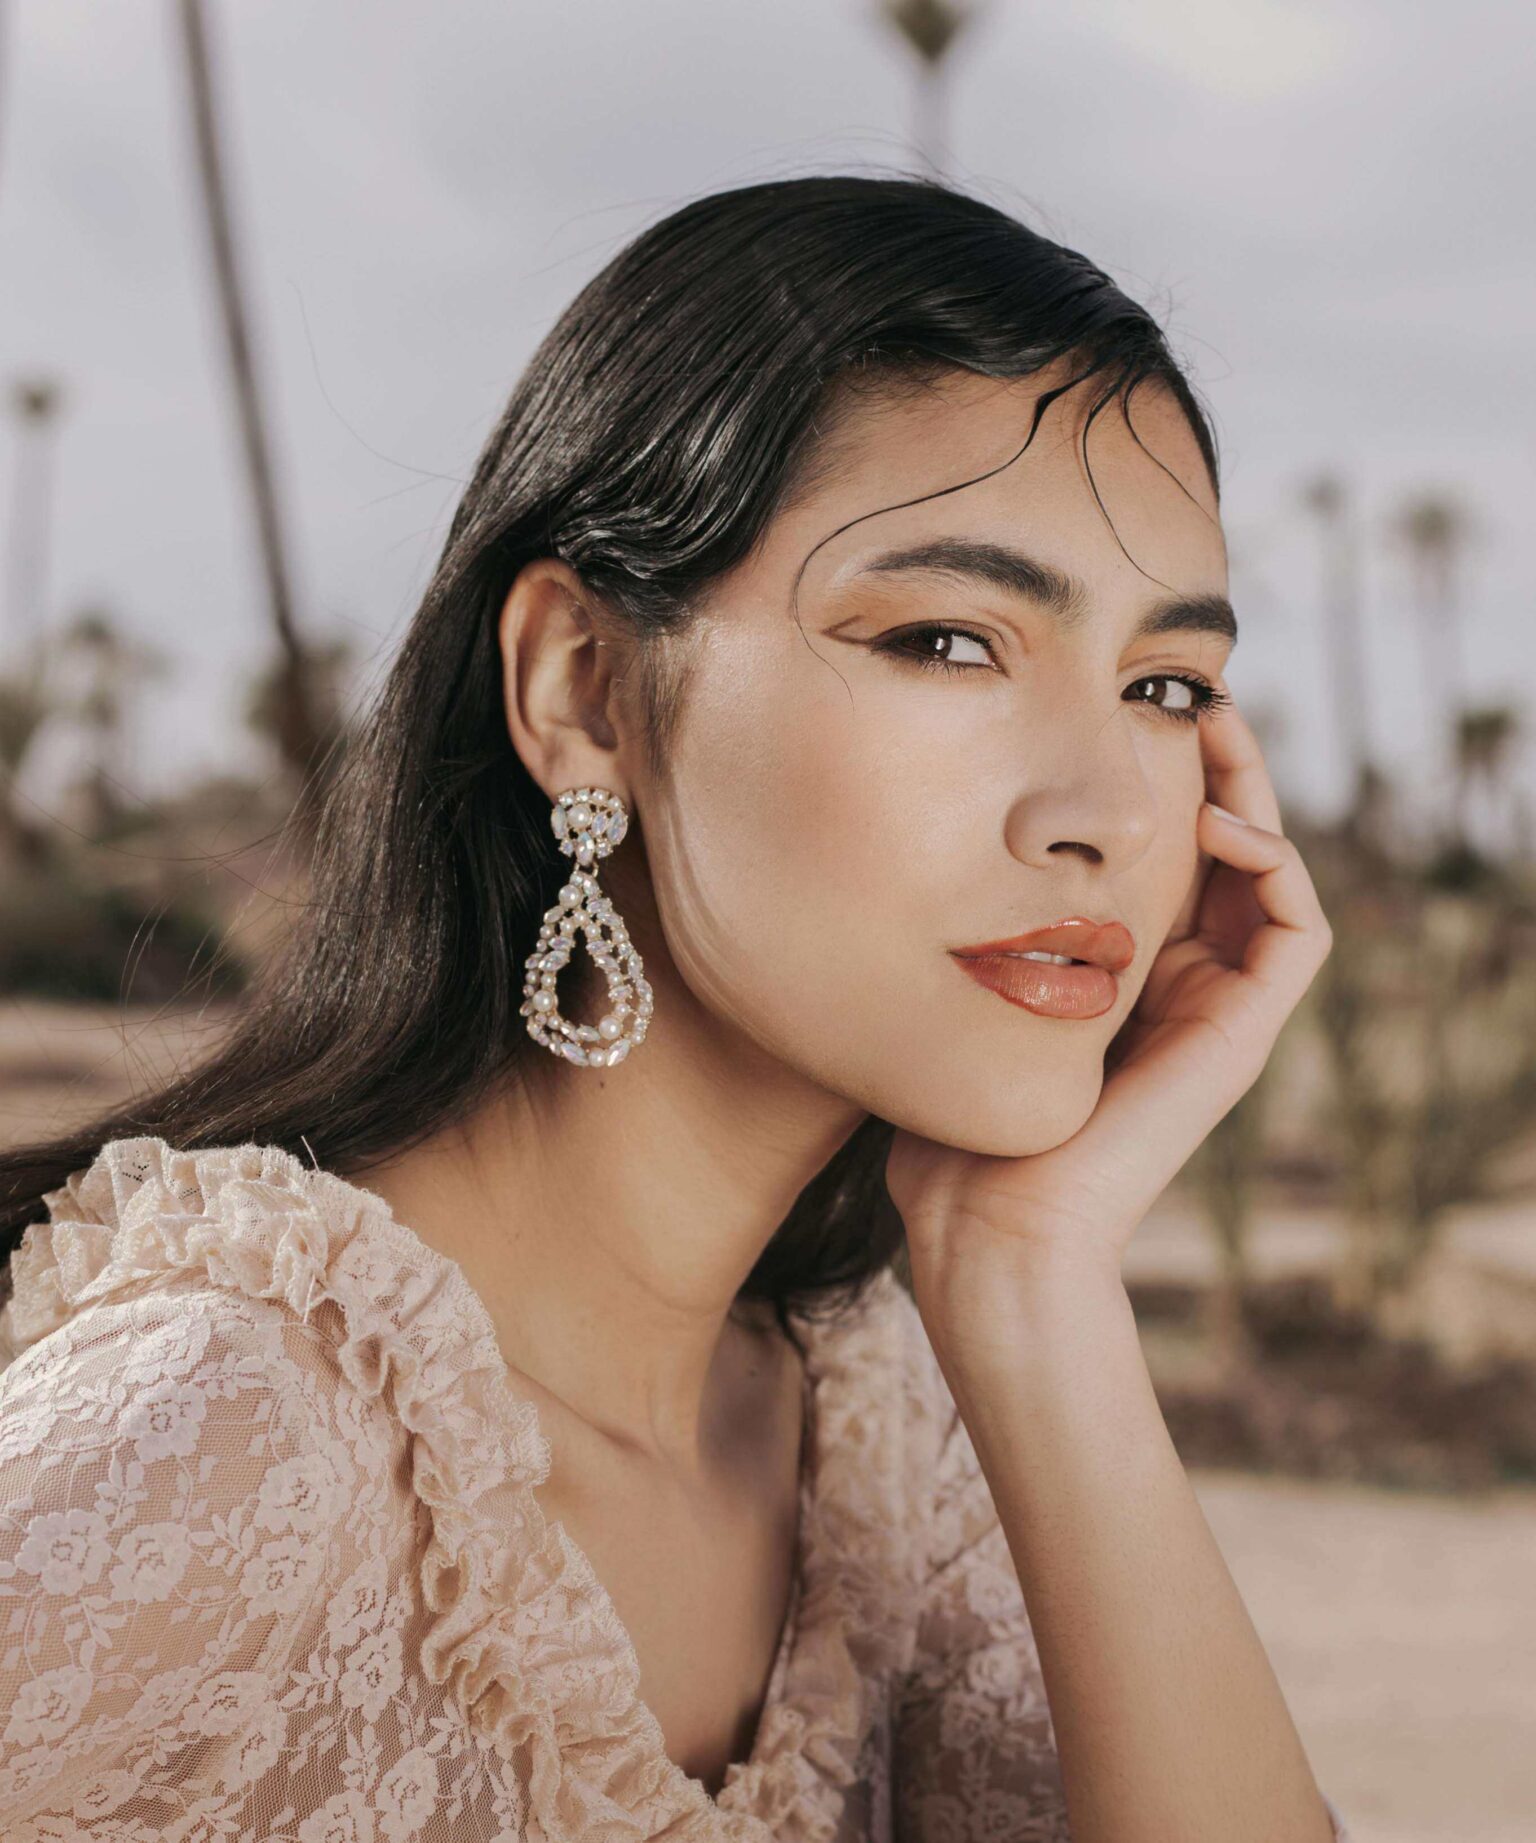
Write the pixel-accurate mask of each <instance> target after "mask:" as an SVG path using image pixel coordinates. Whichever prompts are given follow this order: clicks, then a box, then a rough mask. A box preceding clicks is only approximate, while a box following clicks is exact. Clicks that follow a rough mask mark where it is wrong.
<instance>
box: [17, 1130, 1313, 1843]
mask: <svg viewBox="0 0 1536 1843" xmlns="http://www.w3.org/2000/svg"><path fill="white" fill-rule="evenodd" d="M46 1202H47V1207H48V1220H47V1221H46V1222H37V1223H34V1224H33V1225H31V1227H29V1228H28V1230H27V1232H26V1235H25V1237H24V1240H23V1244H22V1246H21V1248H20V1249H19V1250H18V1251H17V1252H16V1253H15V1254H14V1255H13V1256H12V1260H11V1269H12V1277H13V1284H14V1292H13V1297H12V1298H11V1300H10V1301H9V1302H8V1304H7V1305H6V1306H5V1308H4V1310H3V1311H0V1634H3V1637H0V1819H3V1823H0V1834H3V1835H4V1837H5V1838H6V1839H7V1843H42V1840H43V1839H47V1840H48V1843H69V1840H70V1839H92V1840H96V1839H107V1838H110V1839H114V1840H115V1843H229V1840H231V1839H261V1840H263V1843H266V1840H269V1839H282V1840H283V1843H416V1840H419V1843H631V1840H633V1839H640V1838H663V1837H664V1838H666V1839H668V1840H669V1843H705V1840H706V1839H707V1840H709V1843H717V1840H718V1843H726V1840H729V1843H771V1840H772V1843H801V1840H803V1843H812V1840H814V1843H834V1840H838V1843H854V1840H855V1839H857V1840H858V1843H896V1840H897V1839H905V1840H907V1843H916V1840H918V1839H922V1840H923V1843H1067V1839H1068V1838H1069V1831H1068V1828H1067V1821H1066V1814H1065V1808H1064V1805H1063V1803H1062V1797H1061V1785H1060V1778H1059V1775H1058V1773H1057V1769H1056V1758H1055V1750H1054V1745H1053V1740H1052V1732H1051V1723H1050V1715H1049V1710H1048V1707H1047V1703H1046V1698H1045V1693H1044V1689H1043V1686H1042V1682H1041V1678H1040V1671H1039V1663H1038V1658H1037V1656H1036V1652H1035V1647H1034V1643H1033V1640H1032V1638H1031V1635H1030V1630H1029V1623H1028V1620H1027V1617H1026V1615H1025V1610H1024V1602H1023V1596H1022V1593H1021V1592H1020V1589H1019V1584H1018V1577H1017V1574H1016V1571H1015V1570H1014V1568H1013V1565H1012V1561H1011V1558H1010V1556H1009V1552H1008V1549H1007V1545H1006V1543H1005V1541H1004V1539H1003V1536H1002V1531H1001V1527H1000V1525H999V1524H998V1521H997V1517H996V1512H995V1510H994V1508H993V1505H992V1501H991V1497H990V1493H989V1491H988V1489H987V1486H986V1483H985V1479H984V1478H983V1476H982V1474H981V1471H980V1468H979V1466H978V1464H977V1461H976V1455H975V1452H974V1450H973V1448H972V1446H971V1444H970V1441H969V1439H968V1437H967V1435H966V1432H965V1427H964V1424H963V1422H961V1421H960V1419H959V1417H958V1415H957V1414H956V1413H955V1410H954V1403H953V1400H952V1399H951V1397H950V1395H949V1393H948V1390H947V1388H946V1386H945V1384H944V1380H943V1377H942V1374H941V1372H940V1371H939V1368H938V1364H937V1361H936V1359H935V1358H934V1356H933V1353H932V1348H931V1346H930V1345H929V1343H928V1340H927V1337H926V1334H925V1333H924V1331H923V1328H922V1321H921V1319H920V1318H919V1316H918V1314H917V1310H916V1307H915V1306H914V1305H913V1303H912V1301H911V1299H910V1297H909V1296H908V1294H907V1293H906V1292H905V1290H904V1289H903V1288H902V1286H901V1285H900V1284H899V1282H898V1281H897V1280H896V1278H895V1276H894V1275H893V1274H892V1273H890V1272H889V1271H887V1272H884V1273H882V1274H880V1275H879V1276H878V1277H877V1278H876V1279H875V1281H873V1282H872V1283H871V1284H870V1285H869V1286H868V1288H867V1289H866V1290H865V1292H864V1293H863V1294H862V1295H861V1297H860V1299H859V1300H858V1301H857V1302H856V1304H855V1305H854V1307H853V1308H852V1309H851V1311H850V1312H849V1313H848V1314H847V1315H846V1316H845V1317H844V1318H843V1319H841V1320H839V1321H835V1322H834V1321H830V1320H829V1321H817V1320H812V1319H810V1318H801V1319H800V1320H799V1321H798V1325H797V1328H798V1329H799V1330H800V1332H801V1335H802V1338H803V1340H804V1341H805V1343H806V1344H807V1347H808V1351H809V1359H808V1363H807V1369H806V1384H805V1392H804V1411H805V1416H806V1420H805V1435H806V1438H805V1445H804V1454H805V1458H804V1464H803V1466H802V1476H801V1494H800V1528H799V1533H798V1538H797V1554H796V1573H795V1581H794V1591H793V1594H792V1598H791V1605H790V1611H789V1616H788V1619H787V1622H786V1625H785V1628H784V1631H783V1634H782V1635H781V1638H780V1642H779V1647H778V1652H777V1655H776V1657H775V1661H774V1665H773V1674H772V1678H771V1681H770V1684H769V1689H768V1695H767V1701H766V1705H765V1708H764V1710H763V1714H762V1718H761V1721H760V1723H759V1725H758V1730H757V1734H756V1737H755V1739H754V1743H753V1746H752V1750H751V1753H750V1756H749V1757H748V1758H747V1759H746V1760H743V1761H738V1762H736V1763H735V1764H733V1765H732V1766H731V1767H730V1769H729V1771H728V1772H727V1774H726V1777H725V1781H724V1784H723V1785H722V1787H721V1788H720V1791H719V1794H718V1796H717V1797H711V1796H710V1795H709V1793H708V1791H707V1790H706V1788H705V1787H704V1785H703V1784H702V1783H701V1782H700V1781H698V1780H696V1779H693V1778H691V1777H690V1776H688V1775H687V1774H686V1773H684V1772H683V1770H682V1769H681V1768H680V1767H678V1766H677V1765H675V1764H674V1763H673V1762H672V1760H671V1759H670V1758H669V1757H668V1755H667V1753H666V1750H665V1746H664V1742H663V1737H662V1733H661V1730H660V1728H659V1726H658V1725H657V1723H656V1721H655V1719H654V1717H653V1716H652V1714H651V1713H650V1711H649V1709H648V1708H647V1707H646V1705H645V1702H644V1700H643V1699H642V1696H641V1693H640V1684H639V1671H638V1666H637V1662H636V1657H635V1652H634V1648H633V1645H632V1643H631V1641H630V1639H629V1637H628V1634H627V1633H626V1631H625V1629H624V1627H623V1625H622V1623H621V1622H620V1620H619V1618H618V1615H617V1613H616V1611H615V1608H614V1606H613V1604H612V1602H611V1601H610V1599H609V1597H608V1595H607V1593H606V1592H605V1590H604V1588H603V1586H602V1584H601V1582H600V1581H599V1580H598V1579H597V1578H596V1576H595V1574H594V1573H593V1570H592V1568H591V1566H590V1564H589V1562H588V1561H587V1558H586V1557H585V1555H584V1554H583V1553H582V1552H581V1551H580V1550H579V1549H577V1548H576V1547H575V1545H574V1544H573V1543H572V1542H571V1540H570V1539H569V1537H568V1536H567V1535H566V1533H565V1531H564V1529H563V1527H562V1526H561V1525H560V1524H559V1523H552V1522H548V1521H546V1519H545V1517H544V1514H543V1511H542V1509H541V1506H540V1502H539V1496H538V1487H539V1485H540V1483H541V1482H542V1481H543V1480H544V1478H545V1477H546V1475H547V1473H548V1471H549V1447H548V1444H547V1442H546V1440H545V1438H544V1436H543V1434H542V1432H541V1431H540V1427H539V1423H538V1418H537V1414H536V1412H535V1409H534V1406H533V1404H532V1403H531V1402H529V1401H527V1400H524V1399H519V1397H518V1395H517V1393H516V1390H515V1387H514V1384H513V1380H512V1374H511V1372H510V1371H509V1370H508V1369H507V1367H506V1365H505V1363H504V1362H503V1361H502V1359H501V1357H500V1355H499V1353H498V1349H497V1345H496V1340H495V1335H494V1332H493V1329H492V1325H491V1321H490V1318H489V1315H488V1313H487V1312H486V1310H485V1307H484V1306H483V1304H482V1302H481V1300H480V1298H479V1296H478V1295H477V1294H476V1293H475V1292H474V1290H473V1289H472V1288H471V1287H470V1285H469V1283H468V1281H467V1280H466V1279H465V1277H464V1274H463V1272H462V1270H461V1269H460V1268H459V1267H458V1266H457V1265H456V1264H455V1263H454V1262H452V1261H450V1260H448V1259H446V1258H445V1257H443V1256H441V1255H438V1254H437V1253H435V1252H434V1251H432V1250H431V1249H429V1248H428V1247H427V1246H426V1245H425V1244H424V1243H423V1242H422V1241H421V1240H420V1238H419V1237H418V1236H417V1235H415V1234H414V1233H413V1232H412V1231H411V1230H410V1229H409V1228H407V1227H406V1226H405V1225H403V1224H401V1223H399V1222H397V1221H396V1220H395V1219H394V1217H393V1215H392V1213H391V1211H390V1210H389V1208H388V1206H387V1205H386V1204H385V1203H384V1202H383V1200H382V1199H381V1198H379V1197H377V1196H375V1195H374V1194H373V1193H371V1192H369V1191H368V1190H366V1189H364V1188H362V1187H361V1186H359V1185H356V1184H352V1183H349V1182H347V1181H345V1180H343V1179H341V1178H339V1177H336V1176H334V1175H332V1174H330V1173H327V1172H324V1171H319V1170H314V1169H311V1168H310V1167H309V1166H307V1165H305V1164H303V1163H301V1162H300V1161H299V1160H297V1159H295V1158H294V1157H292V1156H291V1155H290V1154H289V1153H287V1152H285V1151H284V1150H282V1149H281V1148H280V1147H276V1146H261V1145H238V1146H220V1147H214V1148H209V1149H202V1150H197V1151H191V1152H184V1151H179V1150H176V1149H174V1148H172V1147H171V1146H169V1145H167V1144H166V1143H165V1141H164V1140H161V1139H157V1138H152V1137H144V1138H132V1139H119V1140H114V1141H112V1142H110V1143H108V1144H107V1145H106V1146H104V1147H103V1148H102V1150H101V1152H100V1153H99V1154H98V1156H97V1157H96V1158H95V1159H94V1160H93V1162H92V1163H91V1164H90V1165H89V1166H88V1167H86V1168H85V1169H83V1170H82V1171H79V1172H76V1173H75V1174H73V1175H72V1176H71V1177H70V1178H69V1180H68V1182H67V1183H66V1184H65V1185H64V1186H63V1187H62V1188H60V1189H58V1190H55V1191H53V1192H50V1193H49V1196H48V1197H47V1199H46ZM1330 1809H1331V1807H1330ZM1332 1815H1333V1819H1334V1824H1335V1830H1336V1834H1337V1836H1338V1837H1339V1838H1340V1839H1344V1838H1346V1832H1345V1829H1344V1827H1343V1824H1342V1822H1341V1820H1340V1819H1339V1816H1338V1814H1337V1812H1333V1813H1332Z"/></svg>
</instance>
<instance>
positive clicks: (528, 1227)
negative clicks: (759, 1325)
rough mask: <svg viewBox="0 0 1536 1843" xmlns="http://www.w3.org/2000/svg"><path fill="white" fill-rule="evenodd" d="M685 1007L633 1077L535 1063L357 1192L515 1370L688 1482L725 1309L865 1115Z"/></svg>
mask: <svg viewBox="0 0 1536 1843" xmlns="http://www.w3.org/2000/svg"><path fill="white" fill-rule="evenodd" d="M686 998H687V995H686V992H681V991H679V992H678V993H677V999H678V1001H679V1002H676V1003H674V1005H672V1006H670V1007H669V1008H668V1011H667V1013H666V1015H667V1028H664V1029H662V1030H653V1031H652V1032H651V1033H650V1035H649V1036H648V1037H647V1039H646V1042H645V1043H644V1045H643V1046H642V1048H641V1050H640V1052H639V1053H638V1054H637V1055H636V1056H635V1058H634V1059H633V1061H626V1062H624V1063H621V1064H619V1065H618V1066H617V1067H616V1068H615V1069H613V1070H611V1071H598V1070H585V1069H577V1068H573V1067H571V1066H570V1065H569V1064H567V1063H564V1062H560V1061H557V1060H556V1059H555V1058H553V1057H550V1056H548V1055H547V1052H534V1055H533V1057H531V1058H525V1060H524V1062H523V1064H522V1065H521V1067H520V1069H519V1073H518V1075H517V1077H516V1078H515V1079H514V1080H513V1081H512V1082H511V1083H509V1084H508V1085H507V1087H505V1088H504V1089H503V1090H502V1091H501V1092H500V1093H498V1094H497V1096H496V1097H495V1098H494V1099H493V1100H492V1101H490V1102H488V1103H487V1104H486V1105H484V1106H483V1107H481V1108H480V1109H479V1110H478V1111H477V1112H476V1113H475V1114H473V1115H472V1116H470V1117H469V1118H467V1119H466V1120H464V1121H462V1122H459V1123H456V1124H455V1125H454V1126H453V1127H451V1128H448V1129H445V1130H443V1131H441V1132H439V1133H437V1134H434V1135H433V1136H432V1137H431V1138H429V1139H427V1140H425V1141H423V1142H421V1143H419V1144H418V1145H416V1146H414V1147H412V1148H410V1149H409V1150H408V1151H406V1152H405V1153H403V1154H401V1155H400V1156H398V1157H397V1158H395V1159H393V1160H391V1161H389V1162H388V1163H387V1164H386V1165H383V1166H377V1167H374V1168H373V1169H372V1170H370V1171H369V1172H368V1173H366V1174H362V1173H360V1174H358V1176H359V1181H360V1182H362V1183H363V1184H365V1185H366V1186H367V1187H368V1188H369V1189H371V1190H373V1191H375V1192H377V1193H378V1194H379V1195H381V1196H382V1197H383V1198H384V1199H385V1201H386V1202H388V1203H389V1204H390V1206H391V1208H392V1209H393V1211H394V1214H395V1216H396V1217H397V1219H398V1220H399V1221H401V1222H402V1223H404V1224H406V1226H407V1227H409V1228H410V1229H411V1230H413V1231H414V1232H415V1233H416V1234H417V1235H419V1236H420V1238H421V1239H422V1240H423V1241H424V1242H426V1243H427V1244H428V1246H430V1247H432V1248H434V1249H436V1251H437V1252H439V1253H441V1254H445V1255H447V1256H448V1257H449V1258H450V1259H452V1260H454V1261H456V1262H457V1263H458V1265H459V1266H460V1267H461V1268H462V1269H463V1271H464V1275H465V1278H466V1279H467V1280H468V1281H469V1283H470V1284H471V1286H473V1287H474V1289H475V1291H476V1292H477V1293H478V1294H479V1295H480V1297H481V1299H482V1300H483V1301H484V1302H485V1304H486V1307H487V1309H488V1310H489V1312H490V1315H491V1319H492V1323H493V1324H494V1326H495V1328H496V1331H497V1335H498V1339H499V1341H500V1345H501V1350H502V1354H503V1356H504V1357H505V1358H506V1359H507V1361H508V1362H509V1364H511V1365H512V1366H513V1367H514V1368H515V1369H517V1370H520V1371H521V1372H522V1373H523V1374H525V1375H527V1376H529V1377H531V1378H532V1379H533V1380H534V1381H535V1382H536V1383H538V1385H539V1386H540V1387H541V1388H542V1389H545V1390H547V1391H549V1392H550V1393H551V1394H553V1395H554V1396H555V1397H557V1398H558V1399H559V1400H560V1401H561V1402H562V1403H563V1404H564V1406H566V1407H567V1408H569V1409H570V1410H571V1411H572V1412H573V1413H575V1414H577V1415H579V1416H580V1417H581V1418H582V1419H583V1420H585V1421H586V1422H588V1423H589V1424H590V1425H591V1426H593V1427H594V1428H595V1429H596V1430H597V1431H599V1432H600V1433H602V1434H603V1435H605V1436H606V1437H608V1438H609V1439H612V1440H614V1441H616V1442H618V1443H619V1444H621V1445H624V1446H626V1447H628V1448H631V1449H633V1450H635V1451H638V1452H642V1453H644V1454H646V1455H647V1456H652V1457H657V1458H662V1459H665V1460H666V1461H667V1462H668V1463H669V1464H672V1465H675V1466H678V1467H680V1468H685V1469H692V1470H698V1469H701V1468H702V1467H703V1466H704V1465H705V1463H706V1460H707V1457H708V1454H709V1450H710V1448H711V1444H712V1431H713V1427H714V1424H715V1411H716V1407H717V1404H718V1403H719V1402H720V1400H721V1398H722V1394H723V1391H724V1389H725V1387H726V1386H727V1381H728V1377H729V1375H730V1374H731V1373H733V1364H732V1357H731V1348H729V1347H730V1346H732V1345H733V1344H734V1340H735V1339H736V1338H738V1337H739V1336H740V1335H741V1334H740V1331H739V1330H736V1331H733V1330H732V1328H731V1327H732V1323H733V1321H732V1319H731V1312H732V1307H733V1305H734V1303H735V1299H736V1295H737V1293H738V1291H739V1290H740V1287H741V1285H742V1283H743V1281H744V1280H745V1279H746V1277H747V1275H748V1274H749V1273H750V1272H751V1270H752V1268H753V1266H754V1265H755V1264H756V1262H757V1260H758V1257H759V1256H760V1255H761V1253H762V1251H763V1249H764V1248H765V1247H766V1245H767V1243H768V1242H769V1240H770V1239H771V1237H772V1236H773V1233H774V1231H775V1230H776V1229H777V1228H778V1226H779V1224H780V1223H781V1222H782V1221H783V1219H784V1217H785V1216H786V1215H787V1214H788V1212H789V1210H790V1208H791V1206H792V1205H793V1203H794V1201H795V1199H796V1197H797V1196H798V1195H799V1194H800V1192H801V1191H802V1190H803V1189H804V1188H805V1186H806V1184H807V1183H809V1182H810V1180H811V1178H813V1177H814V1176H815V1175H816V1173H817V1172H818V1171H820V1170H821V1169H822V1167H823V1166H824V1165H825V1164H826V1163H827V1161H828V1159H829V1158H831V1156H832V1155H833V1153H834V1152H835V1151H836V1150H837V1149H838V1147H839V1146H840V1145H842V1144H843V1143H844V1142H845V1141H846V1139H847V1138H848V1136H849V1134H850V1133H851V1132H852V1131H853V1129H854V1128H855V1127H856V1126H857V1125H858V1124H859V1122H860V1121H861V1120H862V1119H863V1118H864V1111H863V1110H861V1109H859V1108H857V1107H856V1106H854V1105H852V1104H850V1103H849V1102H848V1101H847V1100H846V1099H845V1098H844V1097H842V1096H840V1095H834V1094H831V1093H829V1092H828V1091H827V1090H825V1089H822V1088H818V1087H816V1086H814V1085H813V1084H811V1083H809V1082H808V1081H806V1080H805V1078H804V1077H802V1076H799V1075H797V1074H795V1073H794V1072H793V1071H790V1070H788V1069H787V1068H786V1067H785V1066H784V1065H783V1064H782V1063H780V1062H776V1061H774V1060H773V1059H771V1058H769V1057H767V1056H766V1055H765V1054H764V1052H763V1051H762V1050H761V1049H760V1048H759V1047H758V1046H757V1045H755V1044H753V1043H751V1042H750V1041H748V1040H746V1039H744V1038H741V1037H735V1038H733V1039H732V1041H731V1042H730V1043H729V1044H726V1043H723V1042H721V1040H720V1039H719V1037H718V1035H715V1036H710V1035H708V1034H707V1033H705V1032H704V1031H702V1030H701V1029H699V1028H698V1027H697V1025H698V1023H699V1022H701V1021H702V1020H701V1017H700V1014H698V1013H697V1012H693V1013H690V1011H689V1009H688V1007H687V1003H686ZM660 1009H661V1001H660V999H658V1010H660ZM690 1015H691V1016H692V1017H693V1018H694V1020H695V1025H694V1026H693V1027H690V1026H689V1025H688V1023H687V1019H688V1018H689V1017H690ZM530 1062H531V1066H530Z"/></svg>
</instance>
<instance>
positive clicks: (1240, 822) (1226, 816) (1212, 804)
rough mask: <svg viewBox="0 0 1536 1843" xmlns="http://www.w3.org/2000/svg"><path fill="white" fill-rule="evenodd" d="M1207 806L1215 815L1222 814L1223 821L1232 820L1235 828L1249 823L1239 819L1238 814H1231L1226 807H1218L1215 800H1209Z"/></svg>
mask: <svg viewBox="0 0 1536 1843" xmlns="http://www.w3.org/2000/svg"><path fill="white" fill-rule="evenodd" d="M1206 805H1207V806H1208V807H1209V808H1210V809H1211V811H1212V812H1213V813H1220V814H1221V816H1222V818H1223V819H1230V820H1231V821H1232V823H1233V825H1235V826H1245V825H1247V823H1248V821H1247V820H1246V819H1239V818H1238V816H1237V814H1236V813H1229V812H1228V811H1227V809H1226V808H1225V807H1224V806H1218V805H1217V804H1216V802H1215V801H1214V800H1207V801H1206Z"/></svg>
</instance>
